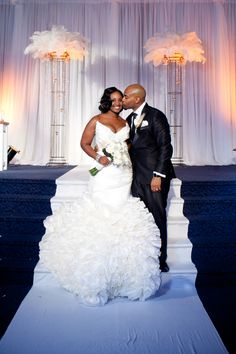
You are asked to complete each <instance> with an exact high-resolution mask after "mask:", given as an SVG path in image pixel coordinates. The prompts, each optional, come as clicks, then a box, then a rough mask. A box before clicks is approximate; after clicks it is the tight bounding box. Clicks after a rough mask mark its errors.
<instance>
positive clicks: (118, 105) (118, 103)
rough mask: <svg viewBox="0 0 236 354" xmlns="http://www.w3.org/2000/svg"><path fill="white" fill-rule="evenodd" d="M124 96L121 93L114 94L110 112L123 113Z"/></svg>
mask: <svg viewBox="0 0 236 354" xmlns="http://www.w3.org/2000/svg"><path fill="white" fill-rule="evenodd" d="M122 98H123V97H122V95H121V94H120V93H119V92H113V93H112V94H111V108H110V111H112V112H114V113H119V112H120V111H122V108H123V107H122Z"/></svg>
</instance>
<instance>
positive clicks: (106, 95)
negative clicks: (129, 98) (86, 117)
mask: <svg viewBox="0 0 236 354" xmlns="http://www.w3.org/2000/svg"><path fill="white" fill-rule="evenodd" d="M113 92H119V93H120V94H121V96H122V97H123V93H122V92H121V91H120V90H118V89H117V88H116V87H108V88H106V89H105V90H104V92H103V95H102V98H101V100H100V102H99V103H100V105H99V107H98V109H99V111H101V112H102V113H107V112H108V111H109V109H110V108H111V103H112V101H111V94H112V93H113Z"/></svg>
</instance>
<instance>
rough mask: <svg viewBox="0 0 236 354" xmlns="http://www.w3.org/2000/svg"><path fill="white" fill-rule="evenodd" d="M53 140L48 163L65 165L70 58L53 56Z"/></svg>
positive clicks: (51, 61)
mask: <svg viewBox="0 0 236 354" xmlns="http://www.w3.org/2000/svg"><path fill="white" fill-rule="evenodd" d="M50 64H51V85H52V88H51V98H52V103H51V109H52V111H51V142H50V160H49V162H48V165H65V164H67V159H66V138H67V136H66V135H67V134H66V133H67V130H66V127H67V125H68V122H67V115H68V96H69V92H68V91H69V60H68V59H67V60H65V59H64V58H57V57H56V58H51V59H50Z"/></svg>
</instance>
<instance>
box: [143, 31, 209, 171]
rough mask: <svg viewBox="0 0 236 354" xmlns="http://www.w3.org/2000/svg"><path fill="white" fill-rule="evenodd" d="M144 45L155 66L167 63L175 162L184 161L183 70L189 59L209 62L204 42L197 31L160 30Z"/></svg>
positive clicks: (168, 111) (168, 110)
mask: <svg viewBox="0 0 236 354" xmlns="http://www.w3.org/2000/svg"><path fill="white" fill-rule="evenodd" d="M144 48H145V49H146V51H147V54H146V55H145V57H144V60H145V62H147V63H149V62H151V61H152V62H153V65H154V66H158V65H162V64H164V65H167V112H166V113H167V118H168V119H169V123H170V129H171V136H172V145H173V150H174V152H173V157H172V162H173V163H175V164H181V163H183V162H184V161H183V98H182V74H183V65H185V64H186V62H187V61H190V62H193V61H196V62H202V63H205V61H206V59H205V57H204V55H203V54H204V50H203V47H202V42H201V40H200V39H199V38H198V36H197V34H196V32H186V33H183V34H179V33H175V32H165V33H156V34H155V35H154V36H153V37H150V38H149V39H148V40H147V42H146V44H145V46H144Z"/></svg>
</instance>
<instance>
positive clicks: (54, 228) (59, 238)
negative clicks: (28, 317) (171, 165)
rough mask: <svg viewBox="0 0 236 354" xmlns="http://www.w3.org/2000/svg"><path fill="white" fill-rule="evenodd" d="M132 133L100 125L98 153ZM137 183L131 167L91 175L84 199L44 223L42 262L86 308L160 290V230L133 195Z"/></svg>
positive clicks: (140, 296) (113, 167) (60, 210)
mask: <svg viewBox="0 0 236 354" xmlns="http://www.w3.org/2000/svg"><path fill="white" fill-rule="evenodd" d="M128 135H129V127H128V126H127V125H126V126H125V127H123V128H122V129H121V130H119V131H118V132H117V133H114V132H112V131H111V130H110V129H109V128H108V127H106V126H105V125H103V124H101V123H99V122H98V123H97V124H96V135H95V138H96V145H97V146H98V149H99V151H98V152H99V153H101V151H102V148H104V147H105V146H106V145H107V144H108V143H114V142H124V141H125V140H126V139H127V138H128ZM101 154H102V153H101ZM127 154H128V151H127ZM131 181H132V170H131V167H128V166H122V167H121V166H119V167H118V166H114V165H113V164H110V165H109V166H108V167H104V168H103V169H102V170H101V171H100V172H99V173H98V174H97V175H96V176H91V177H90V181H89V185H88V191H87V192H85V193H84V195H83V197H82V198H81V199H80V200H78V201H77V202H74V203H73V204H70V205H63V206H62V207H60V208H59V209H58V210H56V211H55V213H54V214H53V215H50V216H48V217H47V218H46V220H45V221H44V225H45V228H46V233H45V235H44V236H43V238H42V241H41V242H40V260H41V262H42V263H43V264H44V265H45V267H47V268H48V270H50V271H51V272H52V273H53V274H54V276H55V277H56V278H57V279H58V281H59V282H60V283H61V285H62V286H63V287H64V288H65V289H67V290H68V291H70V292H72V293H75V294H76V295H77V296H78V299H79V301H80V302H81V303H83V304H86V305H90V306H96V305H104V304H105V303H106V302H107V301H108V300H110V299H113V298H115V297H127V298H128V299H130V300H145V299H147V298H148V297H150V296H151V295H154V294H155V292H156V291H157V289H158V288H159V286H160V270H159V260H158V257H159V250H160V236H159V230H158V228H157V226H156V224H155V223H154V220H153V217H152V215H151V214H150V213H149V212H148V210H147V208H145V206H144V204H143V202H141V201H140V200H139V199H138V198H134V197H132V196H131V195H130V186H131Z"/></svg>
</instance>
